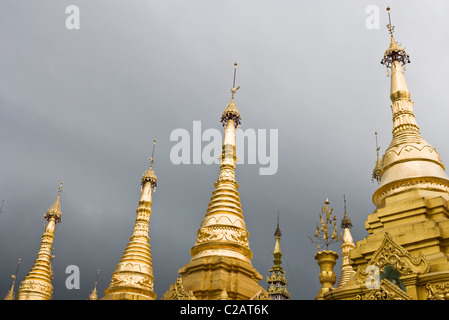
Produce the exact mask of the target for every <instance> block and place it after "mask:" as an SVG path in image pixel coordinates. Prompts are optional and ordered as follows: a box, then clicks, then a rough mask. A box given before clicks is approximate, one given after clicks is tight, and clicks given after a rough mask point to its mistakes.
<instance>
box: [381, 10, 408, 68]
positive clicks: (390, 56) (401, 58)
mask: <svg viewBox="0 0 449 320" xmlns="http://www.w3.org/2000/svg"><path fill="white" fill-rule="evenodd" d="M387 12H388V22H389V23H388V24H387V28H388V31H389V33H390V35H391V42H390V46H389V48H388V49H387V51H385V53H384V57H383V59H382V60H381V61H380V63H381V64H383V65H385V66H386V67H387V76H389V73H388V68H391V66H392V64H393V62H394V61H398V62H399V63H400V64H401V65H402V66H404V70H405V69H406V67H407V63H410V57H409V55H408V54H407V53H406V52H405V49H404V48H403V47H402V46H401V45H400V44H398V43H397V42H396V41H395V40H394V37H393V33H394V26H393V25H392V24H391V16H390V7H387Z"/></svg>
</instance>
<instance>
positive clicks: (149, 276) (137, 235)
mask: <svg viewBox="0 0 449 320" xmlns="http://www.w3.org/2000/svg"><path fill="white" fill-rule="evenodd" d="M155 144H156V140H154V144H153V155H152V156H151V158H149V160H150V168H149V169H148V170H147V171H146V172H145V174H144V175H143V176H142V179H141V188H140V189H141V195H140V200H139V206H138V207H137V210H136V222H135V224H134V228H133V233H132V236H131V237H130V238H129V240H130V241H129V243H128V245H127V246H126V249H125V252H124V253H123V255H122V258H121V259H120V262H119V263H118V264H117V266H116V267H115V271H114V273H113V274H112V279H111V282H110V284H109V287H108V288H107V289H106V290H105V291H104V292H105V296H104V297H103V298H102V299H105V300H109V299H113V300H155V299H156V293H155V292H154V291H153V286H154V276H153V263H152V259H151V248H150V244H149V242H150V238H149V237H148V232H149V223H150V215H151V204H152V191H153V192H154V191H156V187H157V177H156V174H155V173H154V171H153V163H154V161H153V157H154V147H155Z"/></svg>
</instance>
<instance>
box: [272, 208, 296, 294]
mask: <svg viewBox="0 0 449 320" xmlns="http://www.w3.org/2000/svg"><path fill="white" fill-rule="evenodd" d="M281 236H282V233H281V229H279V212H278V221H277V227H276V231H275V232H274V238H275V245H274V251H273V257H274V259H273V263H274V266H273V267H272V268H271V269H270V270H269V271H270V276H269V277H267V282H268V290H267V291H268V298H269V299H270V300H289V299H290V293H289V292H288V290H287V283H288V281H287V279H286V278H285V271H284V269H282V266H281V264H282V252H281Z"/></svg>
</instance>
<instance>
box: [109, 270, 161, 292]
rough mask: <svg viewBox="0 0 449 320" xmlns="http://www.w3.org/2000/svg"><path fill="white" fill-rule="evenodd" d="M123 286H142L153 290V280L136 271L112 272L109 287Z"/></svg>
mask: <svg viewBox="0 0 449 320" xmlns="http://www.w3.org/2000/svg"><path fill="white" fill-rule="evenodd" d="M118 286H121V287H124V286H126V287H127V286H133V287H144V288H146V289H149V290H153V282H152V281H151V280H150V278H149V277H145V276H142V275H141V274H138V273H130V272H127V273H119V274H113V275H112V279H111V283H110V284H109V287H110V288H111V287H118Z"/></svg>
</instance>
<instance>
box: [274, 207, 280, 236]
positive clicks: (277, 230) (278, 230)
mask: <svg viewBox="0 0 449 320" xmlns="http://www.w3.org/2000/svg"><path fill="white" fill-rule="evenodd" d="M274 236H275V237H281V236H282V233H281V229H280V228H279V210H278V218H277V226H276V231H275V232H274Z"/></svg>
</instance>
